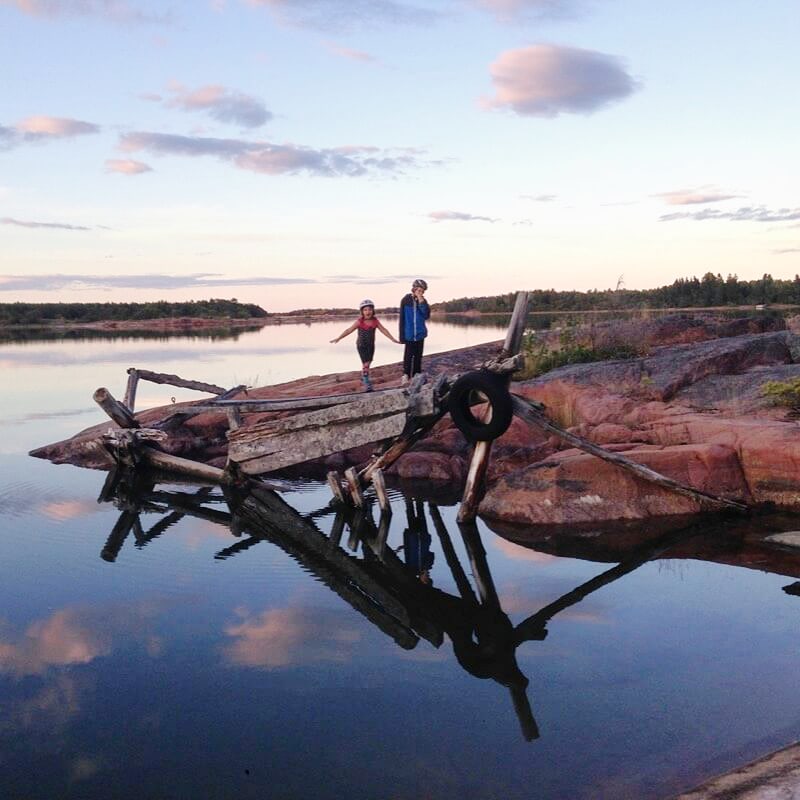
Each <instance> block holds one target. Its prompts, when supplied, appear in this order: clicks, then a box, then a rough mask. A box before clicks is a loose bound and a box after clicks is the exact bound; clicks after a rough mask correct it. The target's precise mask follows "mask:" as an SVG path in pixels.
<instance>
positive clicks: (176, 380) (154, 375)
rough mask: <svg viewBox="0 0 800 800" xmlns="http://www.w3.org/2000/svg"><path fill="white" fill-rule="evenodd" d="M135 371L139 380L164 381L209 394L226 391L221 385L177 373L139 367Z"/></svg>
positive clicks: (171, 384)
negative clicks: (188, 378) (182, 376)
mask: <svg viewBox="0 0 800 800" xmlns="http://www.w3.org/2000/svg"><path fill="white" fill-rule="evenodd" d="M137 372H138V373H139V378H140V379H141V380H143V381H150V382H151V383H166V384H168V385H169V386H178V387H179V388H181V389H194V390H195V391H198V392H209V393H210V394H225V392H227V391H228V390H227V389H224V388H223V387H222V386H216V385H215V384H213V383H204V382H203V381H190V380H187V379H186V378H181V377H180V376H179V375H170V374H168V373H164V372H151V371H150V370H149V369H139V370H137Z"/></svg>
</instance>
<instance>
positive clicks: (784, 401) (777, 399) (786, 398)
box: [761, 378, 800, 412]
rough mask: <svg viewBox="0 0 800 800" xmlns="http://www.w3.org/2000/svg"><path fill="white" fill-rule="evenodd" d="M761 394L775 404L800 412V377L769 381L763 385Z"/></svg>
mask: <svg viewBox="0 0 800 800" xmlns="http://www.w3.org/2000/svg"><path fill="white" fill-rule="evenodd" d="M761 394H762V396H763V397H766V398H767V399H768V400H769V401H770V402H771V403H772V405H774V406H784V407H786V408H791V409H792V410H794V411H798V412H800V378H792V379H791V380H788V381H767V382H766V383H764V384H762V386H761Z"/></svg>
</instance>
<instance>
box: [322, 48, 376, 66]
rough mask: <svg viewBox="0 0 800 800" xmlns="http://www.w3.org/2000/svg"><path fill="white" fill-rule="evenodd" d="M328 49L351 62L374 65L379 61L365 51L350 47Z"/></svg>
mask: <svg viewBox="0 0 800 800" xmlns="http://www.w3.org/2000/svg"><path fill="white" fill-rule="evenodd" d="M328 49H329V50H330V51H331V53H333V54H334V55H337V56H341V57H342V58H348V59H350V60H351V61H361V62H362V63H365V64H374V63H377V61H378V59H377V58H376V57H375V56H373V55H370V54H369V53H365V52H364V51H363V50H353V49H352V48H350V47H342V46H340V45H337V44H331V45H328Z"/></svg>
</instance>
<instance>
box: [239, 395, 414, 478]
mask: <svg viewBox="0 0 800 800" xmlns="http://www.w3.org/2000/svg"><path fill="white" fill-rule="evenodd" d="M407 408H408V398H407V396H406V395H405V394H404V393H392V394H388V393H387V394H385V395H383V396H372V395H366V396H364V395H362V396H361V397H360V398H359V399H358V400H356V401H353V402H351V403H345V404H341V405H336V406H331V407H328V408H324V409H319V410H317V411H310V412H307V413H302V414H296V415H295V416H292V417H287V418H282V419H273V420H266V421H264V422H261V423H257V424H256V425H252V426H250V427H245V428H240V429H238V430H236V431H229V433H228V442H229V444H228V458H229V459H230V460H231V461H233V462H235V463H237V464H238V465H239V466H240V468H241V469H242V471H243V472H245V473H246V474H248V475H258V474H261V473H263V472H272V471H274V470H277V469H282V468H283V467H287V466H290V465H292V464H299V463H302V462H303V461H310V460H311V459H314V458H321V457H322V456H326V455H330V454H331V453H338V452H342V451H344V450H349V449H350V448H352V447H358V446H360V445H363V444H369V443H371V442H379V441H382V440H384V439H390V438H392V437H395V436H399V435H400V434H401V433H402V432H403V429H404V428H405V426H406V421H407V420H406V412H407Z"/></svg>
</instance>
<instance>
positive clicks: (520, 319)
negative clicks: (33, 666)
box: [503, 292, 528, 358]
mask: <svg viewBox="0 0 800 800" xmlns="http://www.w3.org/2000/svg"><path fill="white" fill-rule="evenodd" d="M527 314H528V293H527V292H519V293H518V294H517V300H516V302H515V303H514V311H513V313H512V314H511V322H509V324H508V330H507V331H506V338H505V341H504V342H503V355H504V356H505V357H506V358H507V357H508V356H515V355H516V354H517V353H519V349H520V347H521V346H522V334H523V333H524V332H525V319H526V317H527Z"/></svg>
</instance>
